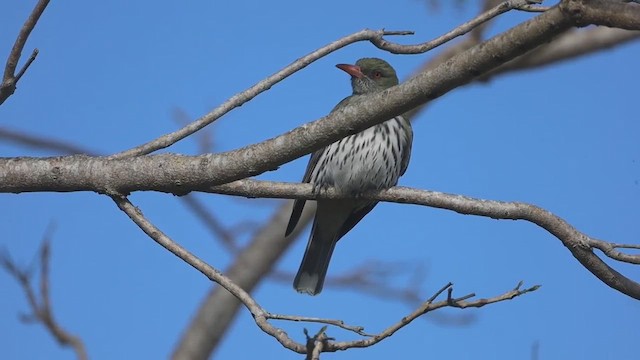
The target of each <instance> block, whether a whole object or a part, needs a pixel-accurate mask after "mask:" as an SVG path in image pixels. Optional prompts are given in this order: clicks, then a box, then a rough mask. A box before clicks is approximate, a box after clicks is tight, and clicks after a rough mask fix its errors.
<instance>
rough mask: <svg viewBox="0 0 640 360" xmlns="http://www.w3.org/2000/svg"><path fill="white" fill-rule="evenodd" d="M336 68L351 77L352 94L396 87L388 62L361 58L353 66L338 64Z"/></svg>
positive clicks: (393, 72) (396, 77)
mask: <svg viewBox="0 0 640 360" xmlns="http://www.w3.org/2000/svg"><path fill="white" fill-rule="evenodd" d="M336 67H337V68H338V69H340V70H343V71H344V72H346V73H347V74H349V75H351V86H352V87H353V93H354V94H365V93H371V92H376V91H380V90H384V89H387V88H390V87H392V86H394V85H398V76H397V75H396V71H395V70H394V69H393V68H392V67H391V65H389V63H388V62H386V61H384V60H382V59H377V58H363V59H360V60H358V61H356V64H355V65H350V64H338V65H336Z"/></svg>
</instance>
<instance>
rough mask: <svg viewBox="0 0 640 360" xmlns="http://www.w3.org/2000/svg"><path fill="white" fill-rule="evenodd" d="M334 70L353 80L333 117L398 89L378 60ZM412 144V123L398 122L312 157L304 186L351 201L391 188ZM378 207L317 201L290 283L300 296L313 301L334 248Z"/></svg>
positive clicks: (295, 214)
mask: <svg viewBox="0 0 640 360" xmlns="http://www.w3.org/2000/svg"><path fill="white" fill-rule="evenodd" d="M336 66H337V67H338V68H339V69H341V70H343V71H345V72H346V73H347V74H349V75H351V86H352V88H353V94H352V95H351V96H348V97H347V98H345V99H343V100H342V101H340V103H339V104H338V105H336V107H335V108H334V109H333V111H336V110H337V109H340V108H342V107H344V106H347V105H348V104H350V103H352V102H353V101H356V100H358V98H360V97H362V96H367V94H371V93H375V92H377V91H381V90H384V89H387V88H390V87H392V86H394V85H398V77H397V75H396V72H395V70H394V69H393V68H392V67H391V65H389V64H388V63H387V62H386V61H384V60H381V59H376V58H364V59H360V60H358V61H357V62H356V64H355V65H348V64H338V65H336ZM412 141H413V131H412V130H411V123H410V122H409V121H407V120H406V119H404V118H403V117H402V116H396V117H394V118H393V119H390V120H387V121H385V122H383V123H381V124H379V125H375V126H372V127H370V128H368V129H366V130H363V131H361V132H359V133H357V134H354V135H350V136H347V137H346V138H344V139H342V140H340V141H336V142H335V143H333V144H331V145H329V146H327V147H325V148H323V149H320V150H318V151H316V152H315V153H313V154H312V155H311V159H310V160H309V164H308V165H307V170H306V171H305V174H304V178H303V179H302V181H303V182H305V183H311V184H312V185H313V188H314V191H317V190H318V189H323V188H329V187H333V188H335V189H336V190H337V191H339V192H341V193H345V194H351V195H354V196H357V195H358V194H360V193H363V192H365V191H370V190H381V189H387V188H390V187H392V186H395V185H396V184H397V183H398V179H399V178H400V176H401V175H403V174H404V172H405V170H406V169H407V165H408V164H409V158H410V156H411V143H412ZM377 203H378V202H377V201H371V200H364V199H357V198H355V199H341V200H318V201H317V205H318V206H317V209H316V214H315V218H314V220H313V226H312V228H311V235H310V237H309V242H308V244H307V249H306V250H305V253H304V257H303V258H302V263H301V264H300V269H299V270H298V274H297V275H296V277H295V280H294V281H293V287H294V288H295V289H296V290H297V291H298V292H301V293H307V294H310V295H317V294H319V293H320V291H322V285H323V284H324V278H325V276H326V274H327V269H328V267H329V260H330V259H331V254H332V253H333V249H334V247H335V245H336V243H337V242H338V240H340V238H341V237H343V236H344V235H345V234H346V233H347V232H349V230H351V229H352V228H353V227H354V226H355V225H356V224H357V223H358V222H359V221H360V220H362V218H363V217H364V216H365V215H366V214H368V213H369V212H370V211H371V210H372V209H373V208H374V206H376V204H377ZM304 204H305V200H296V201H295V202H294V205H293V211H292V214H291V219H290V220H289V224H288V225H287V230H286V232H285V236H288V235H289V234H290V233H291V232H292V231H293V229H294V228H295V227H296V224H297V223H298V220H299V219H300V214H301V213H302V209H303V208H304Z"/></svg>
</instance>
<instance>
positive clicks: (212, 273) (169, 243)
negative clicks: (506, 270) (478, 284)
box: [111, 194, 538, 357]
mask: <svg viewBox="0 0 640 360" xmlns="http://www.w3.org/2000/svg"><path fill="white" fill-rule="evenodd" d="M111 198H112V199H113V200H114V201H115V202H116V204H117V205H118V207H119V208H120V210H122V211H123V212H125V213H126V214H127V216H129V218H130V219H131V220H132V221H133V222H134V223H135V224H136V225H138V227H140V229H141V230H142V231H144V233H145V234H147V235H148V236H149V237H150V238H152V239H153V240H154V241H156V242H157V243H158V244H159V245H161V246H162V247H164V248H165V249H167V250H169V251H170V252H171V253H173V254H174V255H176V256H177V257H178V258H180V259H181V260H183V261H184V262H186V263H187V264H189V265H191V266H192V267H193V268H195V269H196V270H198V271H199V272H201V273H202V274H203V275H205V276H206V277H207V278H209V279H210V280H212V281H214V282H216V283H218V284H220V285H221V286H222V287H223V288H224V289H225V290H227V291H228V292H230V293H231V294H232V295H233V296H234V297H236V298H237V299H238V300H240V301H241V302H242V304H243V305H244V306H245V307H246V308H247V309H248V310H249V311H250V312H251V314H252V315H253V318H254V320H255V322H256V324H257V325H258V327H260V329H261V330H262V331H264V332H265V333H267V334H269V335H271V336H272V337H274V338H275V339H276V340H278V342H280V343H281V344H282V345H283V346H284V347H286V348H287V349H290V350H292V351H295V352H298V353H301V354H302V353H308V352H309V349H308V347H307V346H305V345H302V344H300V343H297V342H295V341H294V340H292V339H291V338H290V337H289V336H288V335H287V334H286V333H285V332H284V331H283V330H282V329H279V328H277V327H274V326H273V325H271V324H270V323H269V322H268V320H269V319H271V318H273V316H272V315H271V314H269V313H268V312H267V311H266V310H264V309H263V308H262V307H261V306H260V305H259V304H258V303H257V302H256V301H255V300H254V299H253V298H252V297H251V296H250V295H249V293H247V292H246V291H245V290H243V289H242V288H241V287H239V286H238V285H236V284H235V283H234V282H233V281H231V279H229V278H228V277H226V276H225V275H223V274H222V273H221V272H220V271H218V270H216V269H215V268H213V267H211V266H210V265H208V264H207V263H205V262H204V261H202V260H201V259H199V258H198V257H196V256H195V255H193V254H191V253H190V252H189V251H188V250H186V249H185V248H183V247H181V246H180V245H179V244H177V243H176V242H174V241H173V240H171V239H170V238H169V237H168V236H166V235H165V234H164V233H162V231H161V230H160V229H158V228H157V227H155V226H154V225H153V224H151V223H150V222H149V221H148V220H147V219H146V218H144V216H143V215H142V213H141V212H140V210H139V209H137V208H136V207H134V206H133V205H132V204H131V203H130V202H129V200H128V199H127V198H126V197H123V196H119V195H115V194H113V195H111ZM450 287H451V284H448V285H447V286H445V287H443V288H442V289H441V290H440V291H439V292H438V293H436V294H435V295H434V296H433V297H432V298H431V299H429V300H428V301H427V302H426V303H425V304H424V305H423V306H421V307H420V309H418V310H416V311H415V312H414V313H412V314H411V315H410V316H408V317H404V318H402V319H401V320H400V321H399V322H398V323H397V324H395V325H393V326H391V327H389V328H388V329H387V330H385V331H384V332H382V333H381V334H380V335H377V336H374V337H371V338H369V339H365V340H359V341H350V342H341V343H330V342H328V341H326V340H329V338H324V337H323V336H316V337H314V338H315V341H314V348H315V349H316V350H315V352H313V351H312V353H314V354H316V355H315V356H316V357H317V353H318V352H319V351H336V350H344V349H347V348H351V347H365V346H371V345H373V344H375V343H378V342H380V341H382V340H384V339H385V338H387V337H389V336H391V335H392V334H393V333H395V332H396V331H398V330H399V329H401V328H402V327H404V326H406V325H407V324H408V323H410V322H411V321H413V320H414V319H416V318H418V317H419V316H421V315H423V314H425V313H427V312H430V311H433V310H436V309H440V308H443V307H459V308H465V307H481V306H485V305H488V304H492V303H496V302H500V301H504V300H508V299H512V298H514V297H516V296H520V295H522V294H525V293H527V292H530V291H534V290H536V289H537V288H538V287H537V286H535V287H533V288H530V289H526V290H519V287H518V288H516V289H514V290H513V291H510V292H508V293H505V294H503V295H499V296H496V297H493V298H489V299H479V300H476V301H469V302H467V301H465V300H467V299H468V298H470V297H471V296H473V294H471V295H466V296H463V297H460V298H456V299H453V298H451V296H449V298H448V299H447V300H445V301H440V302H438V303H433V301H434V300H435V298H436V297H437V296H439V295H440V294H441V293H442V292H444V291H445V290H446V289H449V288H450ZM275 317H277V318H279V319H296V318H297V319H301V321H302V319H304V318H302V317H295V316H288V315H275ZM315 320H316V321H317V320H318V319H315ZM322 322H331V320H324V321H322ZM335 322H336V324H337V323H338V322H337V321H335ZM341 327H343V328H348V327H351V328H353V329H355V328H356V327H352V326H349V325H344V324H342V326H341ZM321 333H324V330H321ZM318 340H319V341H321V342H322V346H319V345H318V344H317V341H318Z"/></svg>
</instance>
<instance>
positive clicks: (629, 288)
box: [210, 180, 640, 299]
mask: <svg viewBox="0 0 640 360" xmlns="http://www.w3.org/2000/svg"><path fill="white" fill-rule="evenodd" d="M210 191H211V192H215V193H223V194H227V195H240V196H248V197H271V196H273V197H278V198H298V199H319V198H322V199H337V198H343V197H344V195H342V194H339V193H337V192H336V191H334V190H333V189H328V190H327V191H323V192H322V193H321V194H314V193H313V191H312V185H310V184H289V183H277V182H261V181H256V180H241V181H237V182H233V183H230V184H225V185H220V186H215V187H212V188H211V189H210ZM362 197H363V198H368V199H372V200H378V201H391V202H398V203H405V204H415V205H425V206H430V207H434V208H439V209H446V210H451V211H455V212H458V213H460V214H465V215H477V216H485V217H490V218H493V219H509V220H525V221H528V222H531V223H534V224H536V225H538V226H540V227H541V228H543V229H545V230H547V231H548V232H549V233H551V234H552V235H553V236H555V237H556V238H558V239H559V240H560V241H562V243H563V244H564V246H565V247H566V248H567V249H569V251H571V253H572V254H573V256H574V257H576V259H578V261H579V262H580V263H581V264H582V265H583V266H584V267H585V268H587V270H589V271H590V272H591V273H592V274H594V275H595V276H596V277H597V278H598V279H600V280H601V281H602V282H604V283H605V284H607V285H608V286H610V287H612V288H614V289H616V290H618V291H620V292H622V293H623V294H626V295H629V296H631V297H633V298H635V299H640V284H638V283H637V282H635V281H633V280H630V279H628V278H627V277H625V276H624V275H622V274H620V273H618V272H617V271H616V270H614V269H612V268H611V267H609V266H608V265H607V264H606V263H605V262H603V261H602V260H601V259H600V258H599V257H598V256H597V255H595V254H594V253H593V251H592V249H593V247H597V248H599V249H601V250H603V251H604V252H605V255H607V256H609V255H610V254H612V255H611V256H610V257H611V258H612V259H616V260H619V261H623V262H628V263H634V264H635V263H637V262H638V260H639V259H638V258H639V256H633V255H624V256H622V255H618V254H619V253H618V252H616V251H614V250H613V249H609V248H608V247H607V246H606V243H605V242H602V241H598V240H595V239H592V238H591V237H589V236H587V235H586V234H583V233H581V232H579V231H578V230H576V229H575V228H574V227H573V226H571V225H570V224H569V223H567V222H566V221H564V220H563V219H561V218H560V217H558V216H556V215H554V214H552V213H551V212H549V211H547V210H544V209H542V208H539V207H537V206H535V205H530V204H525V203H519V202H501V201H493V200H481V199H474V198H470V197H466V196H461V195H452V194H445V193H440V192H435V191H427V190H417V189H410V188H404V187H395V188H391V189H389V190H385V191H381V192H379V193H370V194H363V195H362ZM625 246H626V247H629V246H630V245H625ZM609 247H610V246H609Z"/></svg>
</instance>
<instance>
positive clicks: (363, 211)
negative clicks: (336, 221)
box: [336, 201, 378, 241]
mask: <svg viewBox="0 0 640 360" xmlns="http://www.w3.org/2000/svg"><path fill="white" fill-rule="evenodd" d="M377 203H378V202H377V201H375V202H373V203H370V204H367V205H365V206H364V207H362V208H360V209H358V210H356V211H354V212H352V213H351V215H349V217H348V218H347V220H346V221H345V222H344V224H342V226H341V227H340V232H338V238H337V239H336V241H338V240H340V238H341V237H343V236H344V235H345V234H346V233H348V232H349V230H351V229H353V227H354V226H356V224H357V223H359V222H360V220H362V218H363V217H364V216H365V215H367V214H368V213H369V212H370V211H371V210H373V208H374V207H375V206H376V204H377Z"/></svg>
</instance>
